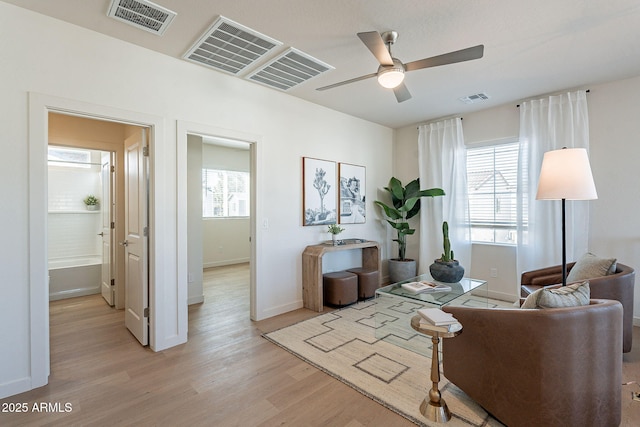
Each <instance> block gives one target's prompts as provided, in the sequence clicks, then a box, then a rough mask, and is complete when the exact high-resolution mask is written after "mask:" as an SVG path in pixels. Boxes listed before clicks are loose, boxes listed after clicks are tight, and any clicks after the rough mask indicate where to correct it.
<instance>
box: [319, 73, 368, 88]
mask: <svg viewBox="0 0 640 427" xmlns="http://www.w3.org/2000/svg"><path fill="white" fill-rule="evenodd" d="M377 75H378V74H377V73H372V74H367V75H366V76H360V77H356V78H353V79H349V80H345V81H343V82H339V83H334V84H332V85H328V86H322V87H319V88H317V89H316V90H327V89H333V88H334V87H338V86H342V85H346V84H349V83H355V82H359V81H360V80H365V79H370V78H371V77H376V76H377Z"/></svg>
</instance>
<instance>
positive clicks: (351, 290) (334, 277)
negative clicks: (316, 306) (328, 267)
mask: <svg viewBox="0 0 640 427" xmlns="http://www.w3.org/2000/svg"><path fill="white" fill-rule="evenodd" d="M322 293H323V297H324V303H325V304H326V305H333V306H338V307H342V306H345V305H349V304H353V303H354V302H356V301H358V276H356V275H355V274H354V273H349V272H348V271H336V272H334V273H325V274H323V275H322Z"/></svg>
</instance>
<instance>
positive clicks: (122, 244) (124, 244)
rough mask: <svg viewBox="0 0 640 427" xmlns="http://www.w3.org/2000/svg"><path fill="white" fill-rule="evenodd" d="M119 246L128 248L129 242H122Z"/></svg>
mask: <svg viewBox="0 0 640 427" xmlns="http://www.w3.org/2000/svg"><path fill="white" fill-rule="evenodd" d="M120 246H129V242H128V241H127V240H123V241H122V242H120Z"/></svg>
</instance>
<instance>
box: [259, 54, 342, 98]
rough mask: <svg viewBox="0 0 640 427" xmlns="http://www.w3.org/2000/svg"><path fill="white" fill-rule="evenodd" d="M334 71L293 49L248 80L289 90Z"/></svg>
mask: <svg viewBox="0 0 640 427" xmlns="http://www.w3.org/2000/svg"><path fill="white" fill-rule="evenodd" d="M332 69H333V67H332V66H331V65H327V64H325V63H323V62H321V61H319V60H317V59H315V58H313V57H311V56H309V55H307V54H305V53H303V52H300V51H299V50H297V49H294V48H291V49H289V50H287V51H286V52H284V53H283V54H282V55H280V56H278V57H277V58H275V59H274V60H273V61H270V62H268V63H267V64H265V65H264V66H262V67H260V68H259V69H258V70H256V71H255V72H254V73H252V74H250V75H249V76H248V77H247V78H248V79H249V80H253V81H254V82H258V83H261V84H264V85H267V86H269V87H273V88H276V89H280V90H288V89H291V88H292V87H294V86H297V85H299V84H300V83H304V82H306V81H307V80H309V79H312V78H313V77H316V76H318V75H320V74H322V73H324V72H325V71H329V70H332Z"/></svg>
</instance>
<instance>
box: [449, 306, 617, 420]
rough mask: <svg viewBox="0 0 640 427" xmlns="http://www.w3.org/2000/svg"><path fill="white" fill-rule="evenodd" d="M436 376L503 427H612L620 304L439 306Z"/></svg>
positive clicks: (615, 414) (615, 392) (614, 409)
mask: <svg viewBox="0 0 640 427" xmlns="http://www.w3.org/2000/svg"><path fill="white" fill-rule="evenodd" d="M443 310H444V311H447V312H450V313H452V314H453V315H454V316H455V317H456V318H457V319H458V320H459V321H460V322H461V323H462V325H463V330H462V333H461V334H460V335H458V336H457V337H455V338H447V339H443V341H442V342H443V344H442V346H443V347H442V348H443V350H442V354H443V373H444V376H445V377H446V378H447V379H448V380H449V381H451V382H452V383H453V384H455V385H456V386H458V387H459V388H460V389H462V391H464V392H465V393H466V394H467V395H468V396H469V397H470V398H471V399H473V400H475V401H476V402H477V403H478V404H479V405H480V406H482V407H483V408H484V409H486V410H487V412H489V413H490V414H492V415H493V416H494V417H496V418H497V419H498V420H499V421H501V422H502V423H504V424H506V425H507V426H509V427H518V426H545V427H554V426H558V427H567V426H580V427H587V426H598V427H606V426H618V425H619V424H620V421H621V411H622V406H621V405H622V402H621V400H622V398H621V395H622V386H621V384H622V356H621V354H620V350H619V348H620V347H621V346H622V311H623V310H622V305H621V304H620V303H619V302H617V301H612V300H591V304H590V305H586V306H581V307H569V308H550V309H533V310H525V309H519V308H505V309H500V308H471V307H452V306H446V307H444V308H443Z"/></svg>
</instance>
